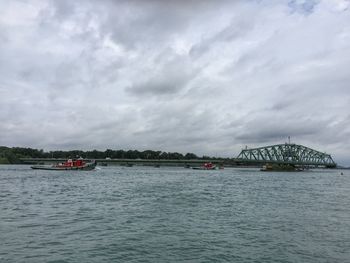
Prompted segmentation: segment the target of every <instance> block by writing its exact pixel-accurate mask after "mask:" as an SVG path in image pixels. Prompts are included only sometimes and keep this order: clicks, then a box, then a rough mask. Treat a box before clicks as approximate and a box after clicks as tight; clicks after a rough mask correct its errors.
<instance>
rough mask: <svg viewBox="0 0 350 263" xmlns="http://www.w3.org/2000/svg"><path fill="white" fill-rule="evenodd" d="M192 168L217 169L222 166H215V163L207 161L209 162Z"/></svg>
mask: <svg viewBox="0 0 350 263" xmlns="http://www.w3.org/2000/svg"><path fill="white" fill-rule="evenodd" d="M192 169H195V170H219V169H223V167H219V166H216V165H215V164H213V163H211V162H209V163H204V164H203V165H202V166H200V167H192Z"/></svg>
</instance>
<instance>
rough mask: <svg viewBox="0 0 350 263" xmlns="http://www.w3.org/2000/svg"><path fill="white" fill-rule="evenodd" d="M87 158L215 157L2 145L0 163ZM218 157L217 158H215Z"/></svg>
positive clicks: (184, 158) (157, 152)
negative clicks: (29, 159) (56, 149)
mask: <svg viewBox="0 0 350 263" xmlns="http://www.w3.org/2000/svg"><path fill="white" fill-rule="evenodd" d="M78 157H82V158H86V159H106V158H111V159H151V160H166V159H171V160H194V159H206V160H210V159H214V158H213V157H210V156H202V157H198V156H197V155H196V154H194V153H186V154H182V153H178V152H163V151H153V150H145V151H138V150H112V149H107V150H105V151H98V150H92V151H81V150H72V151H44V150H43V149H40V150H39V149H33V148H23V147H12V148H10V147H5V146H0V163H3V164H6V163H8V164H18V163H21V160H20V159H21V158H58V159H68V158H78ZM215 159H217V158H215Z"/></svg>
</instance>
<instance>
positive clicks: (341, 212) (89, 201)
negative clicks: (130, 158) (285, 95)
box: [0, 166, 350, 263]
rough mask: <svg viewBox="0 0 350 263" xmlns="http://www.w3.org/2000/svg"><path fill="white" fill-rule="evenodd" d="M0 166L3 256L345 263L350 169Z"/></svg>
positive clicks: (349, 255) (349, 242)
mask: <svg viewBox="0 0 350 263" xmlns="http://www.w3.org/2000/svg"><path fill="white" fill-rule="evenodd" d="M340 172H341V171H339V170H329V171H308V172H299V173H279V172H275V173H263V172H260V171H257V170H254V169H225V170H223V171H197V170H190V169H184V168H148V167H128V168H127V167H103V168H100V169H99V170H96V171H86V172H84V171H71V172H69V171H67V172H60V171H58V172H57V171H37V170H31V169H30V168H29V166H0V262H342V263H343V262H350V171H343V173H344V175H340Z"/></svg>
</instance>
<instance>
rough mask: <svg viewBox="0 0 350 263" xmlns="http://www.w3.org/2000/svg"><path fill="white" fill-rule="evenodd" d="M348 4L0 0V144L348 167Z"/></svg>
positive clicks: (342, 0) (319, 0)
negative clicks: (303, 157) (273, 150)
mask: <svg viewBox="0 0 350 263" xmlns="http://www.w3.org/2000/svg"><path fill="white" fill-rule="evenodd" d="M349 83H350V2H349V1H348V0H288V1H287V0H286V1H281V0H276V1H274V0H269V1H267V0H266V1H264V0H260V1H258V0H256V1H255V0H247V1H243V0H242V1H228V0H227V1H214V0H207V1H196V0H192V1H182V0H180V1H164V0H162V1H161V0H159V1H157V0H149V1H144V0H142V1H141V0H139V1H137V0H133V1H126V0H120V1H117V0H115V1H113V0H103V1H93V0H90V1H89V0H77V1H70V0H59V1H58V0H57V1H38V0H31V1H25V0H17V1H16V0H13V1H7V0H0V145H5V146H24V147H35V148H43V149H45V150H53V149H84V150H87V149H95V148H96V149H100V150H104V149H106V148H111V149H138V150H145V149H153V150H163V151H178V152H182V153H186V152H194V153H196V154H198V155H204V154H206V155H212V156H215V155H217V156H229V157H232V156H236V155H237V154H238V153H239V151H240V149H241V148H242V147H244V146H245V145H248V146H249V147H255V146H262V145H269V144H276V143H284V142H285V141H286V140H287V137H288V136H291V138H292V141H293V142H295V143H300V144H304V145H306V146H309V147H312V148H315V149H317V150H320V151H326V152H328V153H331V154H332V155H333V157H334V159H335V160H336V161H337V162H338V163H340V164H348V165H349V164H350V86H349V85H350V84H349Z"/></svg>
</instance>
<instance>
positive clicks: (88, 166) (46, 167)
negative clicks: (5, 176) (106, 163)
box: [31, 162, 96, 171]
mask: <svg viewBox="0 0 350 263" xmlns="http://www.w3.org/2000/svg"><path fill="white" fill-rule="evenodd" d="M95 167H96V162H93V163H87V164H85V165H82V166H71V167H69V166H57V165H56V166H55V165H53V166H49V165H33V166H31V168H32V169H35V170H47V171H78V170H83V171H91V170H93V169H95Z"/></svg>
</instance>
